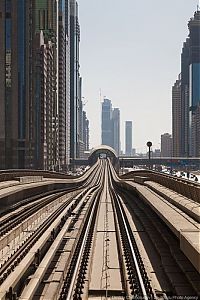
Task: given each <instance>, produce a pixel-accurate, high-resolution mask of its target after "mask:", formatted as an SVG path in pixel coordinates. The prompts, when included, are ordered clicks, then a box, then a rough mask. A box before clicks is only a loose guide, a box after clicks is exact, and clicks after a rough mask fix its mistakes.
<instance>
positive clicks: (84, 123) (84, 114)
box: [83, 111, 89, 151]
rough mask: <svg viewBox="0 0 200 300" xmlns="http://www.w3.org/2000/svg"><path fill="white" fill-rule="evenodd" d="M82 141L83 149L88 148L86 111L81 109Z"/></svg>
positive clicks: (86, 149)
mask: <svg viewBox="0 0 200 300" xmlns="http://www.w3.org/2000/svg"><path fill="white" fill-rule="evenodd" d="M83 142H84V147H85V148H84V150H85V151H88V150H89V120H88V118H87V115H86V112H85V111H83Z"/></svg>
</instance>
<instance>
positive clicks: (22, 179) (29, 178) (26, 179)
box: [15, 176, 43, 183]
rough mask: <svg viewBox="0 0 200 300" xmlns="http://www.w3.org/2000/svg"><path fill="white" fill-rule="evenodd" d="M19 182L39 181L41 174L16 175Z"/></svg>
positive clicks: (41, 177)
mask: <svg viewBox="0 0 200 300" xmlns="http://www.w3.org/2000/svg"><path fill="white" fill-rule="evenodd" d="M15 179H16V180H18V181H19V182H20V183H32V182H39V181H42V180H43V176H23V177H16V178H15Z"/></svg>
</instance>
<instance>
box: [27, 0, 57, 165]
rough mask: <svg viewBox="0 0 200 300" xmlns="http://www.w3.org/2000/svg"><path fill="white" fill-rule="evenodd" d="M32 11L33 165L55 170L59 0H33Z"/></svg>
mask: <svg viewBox="0 0 200 300" xmlns="http://www.w3.org/2000/svg"><path fill="white" fill-rule="evenodd" d="M32 14H33V49H32V55H33V63H32V72H33V74H34V75H33V78H32V99H33V126H32V141H33V143H34V144H33V147H32V148H33V149H34V151H33V167H34V168H40V169H48V170H51V169H56V168H58V165H59V122H58V120H59V119H58V118H59V116H58V114H59V101H58V99H59V97H58V94H59V80H58V79H59V72H60V69H59V68H58V62H59V47H58V40H59V38H58V37H59V32H58V2H57V0H52V1H51V2H49V1H47V0H44V1H40V0H35V1H33V10H32ZM44 75H45V76H46V78H44ZM61 80H62V77H61ZM61 82H62V81H61ZM62 100H63V99H62V98H61V101H62ZM44 147H45V148H44Z"/></svg>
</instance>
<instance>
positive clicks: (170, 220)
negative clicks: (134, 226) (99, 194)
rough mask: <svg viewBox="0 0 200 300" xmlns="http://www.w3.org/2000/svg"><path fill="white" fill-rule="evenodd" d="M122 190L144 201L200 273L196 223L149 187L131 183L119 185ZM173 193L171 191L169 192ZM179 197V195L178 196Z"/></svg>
mask: <svg viewBox="0 0 200 300" xmlns="http://www.w3.org/2000/svg"><path fill="white" fill-rule="evenodd" d="M120 186H122V187H123V188H126V187H128V186H129V187H128V190H132V192H133V193H134V194H135V193H137V194H138V196H139V197H140V198H141V199H142V200H144V201H145V203H146V204H148V205H149V206H150V207H151V208H152V209H153V210H154V211H155V212H156V214H157V215H158V216H159V217H160V218H161V219H162V221H163V222H164V223H165V224H166V225H167V226H168V227H169V229H170V230H171V231H172V232H173V233H174V234H175V235H176V236H177V238H178V239H179V241H180V249H181V250H182V251H183V253H184V254H185V255H186V257H187V258H188V259H189V260H190V262H191V263H192V264H193V266H194V267H195V269H196V270H197V271H198V272H200V229H199V225H198V223H197V222H195V221H194V222H191V219H188V218H187V216H186V215H185V214H184V213H183V214H181V213H180V211H179V210H176V209H175V208H174V206H173V205H172V204H170V203H169V202H168V201H167V200H166V199H165V198H164V197H162V196H161V195H158V194H156V192H154V191H152V190H151V189H150V188H149V187H147V186H144V185H140V184H138V183H135V182H133V181H126V183H125V182H124V183H122V182H121V183H120ZM171 192H173V191H171ZM179 197H180V195H179Z"/></svg>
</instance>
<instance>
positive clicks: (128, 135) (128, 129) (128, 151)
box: [125, 121, 133, 156]
mask: <svg viewBox="0 0 200 300" xmlns="http://www.w3.org/2000/svg"><path fill="white" fill-rule="evenodd" d="M132 136H133V133H132V121H126V122H125V155H127V156H132V148H133V145H132V143H133V142H132Z"/></svg>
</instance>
